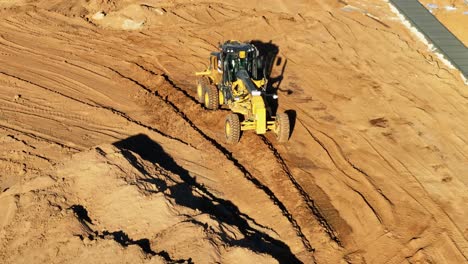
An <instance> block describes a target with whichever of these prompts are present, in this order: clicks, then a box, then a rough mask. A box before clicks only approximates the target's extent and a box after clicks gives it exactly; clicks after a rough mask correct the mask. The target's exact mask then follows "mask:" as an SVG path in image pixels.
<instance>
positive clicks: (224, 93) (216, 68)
mask: <svg viewBox="0 0 468 264" xmlns="http://www.w3.org/2000/svg"><path fill="white" fill-rule="evenodd" d="M196 75H197V76H199V78H198V80H197V98H198V101H199V102H200V103H202V104H204V105H205V107H206V108H208V109H211V110H215V109H218V108H219V107H220V106H227V107H228V108H229V109H231V111H232V112H233V113H231V114H229V115H228V116H227V117H226V121H225V135H226V141H227V142H228V143H232V144H233V143H237V142H239V139H240V136H241V132H242V131H246V130H255V132H256V133H257V134H265V133H266V132H267V131H273V132H274V133H275V134H276V138H277V140H278V141H279V142H286V141H287V140H288V139H289V134H290V125H289V118H288V115H287V114H286V113H280V114H277V115H276V116H273V114H274V113H272V111H271V107H269V106H268V105H267V102H268V100H266V99H267V97H271V98H273V99H277V95H275V94H267V93H266V85H267V82H268V80H267V79H266V71H265V65H264V63H263V58H262V57H260V56H259V52H258V50H257V48H256V47H255V46H254V45H253V44H250V43H241V42H238V41H227V42H225V43H224V44H222V45H220V50H219V51H218V52H212V53H211V56H210V64H209V67H208V69H206V70H205V71H203V72H197V73H196Z"/></svg>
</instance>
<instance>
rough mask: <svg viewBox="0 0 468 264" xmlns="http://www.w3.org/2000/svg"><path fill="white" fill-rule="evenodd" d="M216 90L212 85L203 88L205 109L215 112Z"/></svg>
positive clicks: (216, 102)
mask: <svg viewBox="0 0 468 264" xmlns="http://www.w3.org/2000/svg"><path fill="white" fill-rule="evenodd" d="M218 96H219V94H218V88H216V86H214V85H207V86H206V87H205V95H204V103H205V107H206V108H208V109H211V110H216V109H218V107H219V98H218Z"/></svg>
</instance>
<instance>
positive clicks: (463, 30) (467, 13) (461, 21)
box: [420, 0, 468, 47]
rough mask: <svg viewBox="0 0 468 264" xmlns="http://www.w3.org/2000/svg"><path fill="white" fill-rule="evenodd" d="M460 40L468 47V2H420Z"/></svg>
mask: <svg viewBox="0 0 468 264" xmlns="http://www.w3.org/2000/svg"><path fill="white" fill-rule="evenodd" d="M420 2H421V4H423V5H424V6H425V7H426V8H427V9H428V10H430V11H431V13H432V14H433V15H434V16H435V17H437V19H439V21H440V22H442V24H444V26H445V27H447V28H448V29H449V30H450V31H451V32H452V33H453V34H454V35H455V36H457V37H458V39H459V40H460V41H461V42H463V44H465V47H468V1H467V0H420Z"/></svg>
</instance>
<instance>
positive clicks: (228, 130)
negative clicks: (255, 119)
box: [224, 114, 241, 144]
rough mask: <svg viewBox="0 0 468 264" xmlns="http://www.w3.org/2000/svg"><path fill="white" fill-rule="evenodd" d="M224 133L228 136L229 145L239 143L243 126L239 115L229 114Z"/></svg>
mask: <svg viewBox="0 0 468 264" xmlns="http://www.w3.org/2000/svg"><path fill="white" fill-rule="evenodd" d="M224 133H225V135H226V141H227V143H229V144H235V143H237V142H239V139H240V134H241V125H240V120H239V116H238V115H237V114H229V115H228V116H227V117H226V122H225V123H224Z"/></svg>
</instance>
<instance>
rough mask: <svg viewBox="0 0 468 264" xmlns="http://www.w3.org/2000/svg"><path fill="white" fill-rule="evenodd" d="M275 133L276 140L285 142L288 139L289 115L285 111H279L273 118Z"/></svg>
mask: <svg viewBox="0 0 468 264" xmlns="http://www.w3.org/2000/svg"><path fill="white" fill-rule="evenodd" d="M275 126H276V128H275V134H276V140H278V142H281V143H282V142H287V141H288V140H289V133H290V125H289V116H288V114H286V113H280V114H277V115H276V120H275Z"/></svg>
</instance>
